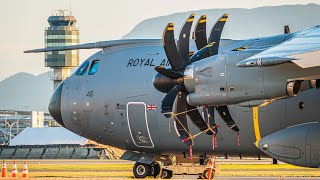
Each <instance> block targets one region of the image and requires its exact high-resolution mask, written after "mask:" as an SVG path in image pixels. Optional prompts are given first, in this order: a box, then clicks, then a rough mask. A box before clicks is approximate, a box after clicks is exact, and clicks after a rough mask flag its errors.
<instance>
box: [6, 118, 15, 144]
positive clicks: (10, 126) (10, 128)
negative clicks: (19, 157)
mask: <svg viewBox="0 0 320 180" xmlns="http://www.w3.org/2000/svg"><path fill="white" fill-rule="evenodd" d="M4 122H5V123H6V124H7V125H8V126H9V133H10V134H9V143H10V142H11V140H12V126H13V125H14V124H16V123H17V122H13V123H12V124H10V123H8V122H7V121H4Z"/></svg>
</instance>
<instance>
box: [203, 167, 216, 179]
mask: <svg viewBox="0 0 320 180" xmlns="http://www.w3.org/2000/svg"><path fill="white" fill-rule="evenodd" d="M214 172H215V170H214V169H212V174H211V178H210V179H213V177H214ZM208 176H209V169H208V168H207V169H205V170H204V171H203V173H202V177H203V178H204V179H208Z"/></svg>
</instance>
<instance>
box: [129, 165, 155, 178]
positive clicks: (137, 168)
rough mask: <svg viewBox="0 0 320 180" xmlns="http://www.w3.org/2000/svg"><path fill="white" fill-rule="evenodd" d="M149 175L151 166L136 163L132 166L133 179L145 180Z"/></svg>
mask: <svg viewBox="0 0 320 180" xmlns="http://www.w3.org/2000/svg"><path fill="white" fill-rule="evenodd" d="M150 173H151V165H149V164H143V163H139V162H136V163H135V164H134V166H133V175H134V177H135V178H145V177H147V176H148V175H150Z"/></svg>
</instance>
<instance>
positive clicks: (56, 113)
mask: <svg viewBox="0 0 320 180" xmlns="http://www.w3.org/2000/svg"><path fill="white" fill-rule="evenodd" d="M62 87H63V83H61V84H60V85H59V86H58V87H57V89H56V90H55V91H54V93H53V94H52V96H51V99H50V102H49V107H48V109H49V113H50V115H51V116H52V117H53V119H54V120H55V121H57V122H58V123H59V124H60V125H61V126H63V127H65V125H64V123H63V121H62V115H61V93H62Z"/></svg>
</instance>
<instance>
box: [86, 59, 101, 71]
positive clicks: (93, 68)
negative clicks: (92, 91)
mask: <svg viewBox="0 0 320 180" xmlns="http://www.w3.org/2000/svg"><path fill="white" fill-rule="evenodd" d="M99 63H100V60H94V61H92V63H91V66H90V70H89V72H88V75H93V74H95V73H96V72H97V71H98V67H99Z"/></svg>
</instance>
